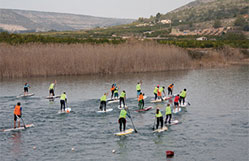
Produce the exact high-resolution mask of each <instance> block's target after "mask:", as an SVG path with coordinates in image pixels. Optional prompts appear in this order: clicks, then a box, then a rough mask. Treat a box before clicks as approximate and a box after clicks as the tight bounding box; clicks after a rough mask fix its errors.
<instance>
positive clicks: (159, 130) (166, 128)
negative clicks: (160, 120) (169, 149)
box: [153, 126, 168, 133]
mask: <svg viewBox="0 0 249 161" xmlns="http://www.w3.org/2000/svg"><path fill="white" fill-rule="evenodd" d="M167 130H168V127H167V126H165V127H163V128H162V129H161V128H160V129H156V130H154V131H153V132H154V133H155V132H158V133H160V132H163V131H167Z"/></svg>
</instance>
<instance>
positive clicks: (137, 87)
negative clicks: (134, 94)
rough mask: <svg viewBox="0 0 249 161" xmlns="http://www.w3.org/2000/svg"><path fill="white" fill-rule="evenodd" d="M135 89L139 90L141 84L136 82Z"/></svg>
mask: <svg viewBox="0 0 249 161" xmlns="http://www.w3.org/2000/svg"><path fill="white" fill-rule="evenodd" d="M136 89H137V91H140V90H141V84H140V83H139V84H137V86H136Z"/></svg>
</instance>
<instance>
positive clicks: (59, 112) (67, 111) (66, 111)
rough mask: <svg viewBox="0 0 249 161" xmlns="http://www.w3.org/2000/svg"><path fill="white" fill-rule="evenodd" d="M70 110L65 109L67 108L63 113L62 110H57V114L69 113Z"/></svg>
mask: <svg viewBox="0 0 249 161" xmlns="http://www.w3.org/2000/svg"><path fill="white" fill-rule="evenodd" d="M71 110H72V109H71V108H69V107H67V108H65V111H64V110H62V111H61V110H59V111H58V114H61V113H70V112H71Z"/></svg>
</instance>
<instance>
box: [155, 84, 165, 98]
mask: <svg viewBox="0 0 249 161" xmlns="http://www.w3.org/2000/svg"><path fill="white" fill-rule="evenodd" d="M164 89H165V87H160V88H159V89H157V97H158V99H161V100H162V101H163V96H162V93H164V95H165V91H164Z"/></svg>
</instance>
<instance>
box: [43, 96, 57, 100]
mask: <svg viewBox="0 0 249 161" xmlns="http://www.w3.org/2000/svg"><path fill="white" fill-rule="evenodd" d="M55 98H60V96H47V97H46V99H55Z"/></svg>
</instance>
